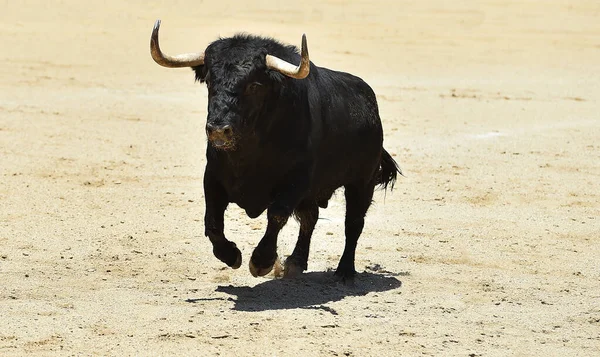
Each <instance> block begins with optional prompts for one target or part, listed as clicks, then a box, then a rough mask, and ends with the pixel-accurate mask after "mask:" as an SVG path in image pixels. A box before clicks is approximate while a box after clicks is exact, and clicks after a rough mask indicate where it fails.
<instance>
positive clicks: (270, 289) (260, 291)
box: [190, 272, 402, 311]
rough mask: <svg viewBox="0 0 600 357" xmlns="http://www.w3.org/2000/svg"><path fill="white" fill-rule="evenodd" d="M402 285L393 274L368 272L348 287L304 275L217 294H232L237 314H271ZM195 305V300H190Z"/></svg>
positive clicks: (326, 276) (329, 277) (325, 275)
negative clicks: (258, 312)
mask: <svg viewBox="0 0 600 357" xmlns="http://www.w3.org/2000/svg"><path fill="white" fill-rule="evenodd" d="M401 286H402V282H401V281H400V280H398V279H397V278H395V277H393V276H389V275H382V274H375V273H369V272H364V273H360V274H357V275H356V278H355V281H354V284H353V285H352V286H346V285H343V284H341V283H338V282H336V281H335V280H334V278H333V273H332V272H310V273H304V274H302V275H301V276H300V277H297V278H295V279H272V280H267V281H265V282H262V283H260V284H257V285H255V286H254V287H250V286H233V285H227V286H219V287H217V289H216V291H217V292H222V293H226V294H229V295H232V296H234V297H236V298H234V301H235V304H234V307H233V310H237V311H267V310H284V309H297V308H315V307H319V305H322V304H326V303H329V302H334V301H339V300H342V299H343V298H345V297H349V296H364V295H366V294H368V293H370V292H382V291H388V290H393V289H397V288H399V287H401ZM190 300H191V301H190V302H193V300H195V299H190Z"/></svg>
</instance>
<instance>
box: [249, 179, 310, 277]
mask: <svg viewBox="0 0 600 357" xmlns="http://www.w3.org/2000/svg"><path fill="white" fill-rule="evenodd" d="M294 176H295V177H294V178H295V180H294V181H293V182H290V183H288V184H287V185H282V186H280V189H279V190H278V193H277V194H276V195H275V199H274V200H273V202H272V203H271V205H269V208H268V209H267V230H266V232H265V235H264V236H263V238H262V239H261V240H260V242H259V243H258V245H257V246H256V248H255V249H254V252H253V253H252V257H251V258H250V264H249V265H250V266H249V267H250V273H251V274H252V275H253V276H255V277H257V276H264V275H267V274H269V272H270V271H271V270H272V269H273V265H274V264H275V261H276V260H277V237H278V235H279V232H280V231H281V229H282V228H283V226H285V224H286V223H287V221H288V219H289V218H290V216H291V215H292V213H293V212H294V209H295V208H296V206H298V204H299V202H300V201H301V200H302V198H303V197H304V195H305V194H306V190H307V189H308V179H304V178H303V177H302V175H294Z"/></svg>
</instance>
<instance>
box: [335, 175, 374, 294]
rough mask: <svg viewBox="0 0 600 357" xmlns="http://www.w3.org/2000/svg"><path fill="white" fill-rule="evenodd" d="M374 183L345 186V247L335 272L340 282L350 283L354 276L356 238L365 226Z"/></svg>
mask: <svg viewBox="0 0 600 357" xmlns="http://www.w3.org/2000/svg"><path fill="white" fill-rule="evenodd" d="M374 188H375V184H374V183H372V182H371V183H368V184H366V185H364V184H362V185H360V184H359V185H354V184H353V185H346V186H345V192H344V195H345V197H346V246H345V247H344V254H342V258H341V259H340V262H339V264H338V267H337V269H336V271H335V275H336V277H337V278H339V279H340V280H342V281H344V282H346V281H352V279H353V278H354V275H355V274H356V269H355V268H354V256H355V252H356V244H357V242H358V237H360V234H361V233H362V230H363V227H364V225H365V215H366V214H367V210H368V209H369V206H370V205H371V200H372V199H373V190H374Z"/></svg>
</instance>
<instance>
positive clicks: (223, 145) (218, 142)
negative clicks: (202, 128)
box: [206, 123, 233, 149]
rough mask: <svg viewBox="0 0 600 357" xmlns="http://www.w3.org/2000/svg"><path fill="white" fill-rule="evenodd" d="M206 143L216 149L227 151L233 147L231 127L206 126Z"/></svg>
mask: <svg viewBox="0 0 600 357" xmlns="http://www.w3.org/2000/svg"><path fill="white" fill-rule="evenodd" d="M206 136H207V137H208V141H209V142H210V143H211V144H212V145H213V146H214V147H216V148H220V149H227V148H229V147H231V146H233V129H231V125H214V124H210V123H209V124H206Z"/></svg>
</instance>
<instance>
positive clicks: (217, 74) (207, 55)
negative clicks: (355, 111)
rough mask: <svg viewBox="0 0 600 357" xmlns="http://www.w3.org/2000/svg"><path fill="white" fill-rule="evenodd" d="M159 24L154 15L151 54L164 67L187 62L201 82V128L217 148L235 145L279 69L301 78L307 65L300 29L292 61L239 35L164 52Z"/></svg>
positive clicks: (261, 108)
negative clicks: (204, 113) (204, 105)
mask: <svg viewBox="0 0 600 357" xmlns="http://www.w3.org/2000/svg"><path fill="white" fill-rule="evenodd" d="M159 27H160V20H157V21H156V23H155V24H154V29H153V31H152V37H151V39H150V52H151V54H152V58H153V59H154V61H155V62H156V63H158V64H159V65H161V66H164V67H169V68H179V67H192V68H193V69H194V70H195V71H196V79H198V80H200V81H201V82H206V85H207V88H208V117H207V123H206V134H207V136H208V140H209V142H210V143H211V144H212V145H213V146H214V147H215V148H218V149H222V150H227V149H231V148H233V147H235V145H236V142H237V141H238V140H239V137H240V136H241V134H242V133H243V132H244V131H245V130H248V129H249V127H251V126H252V125H253V123H254V121H255V120H256V118H257V117H258V116H259V115H260V114H261V113H263V112H264V111H265V110H268V103H267V102H268V100H267V99H268V98H269V97H272V96H271V94H273V93H275V92H276V91H277V89H278V88H277V87H278V84H279V83H280V80H278V79H281V78H285V77H281V75H280V74H279V73H281V74H283V75H285V76H288V77H290V78H294V79H304V78H306V76H308V74H309V71H310V60H309V56H308V48H307V45H306V36H305V35H303V36H302V51H301V61H300V64H299V65H298V66H295V65H293V64H291V63H289V62H287V61H284V60H282V59H281V58H278V57H276V56H273V55H270V54H268V53H267V52H266V49H265V48H261V47H260V46H250V47H249V46H248V45H247V43H248V42H247V41H246V43H244V41H243V39H244V37H237V38H236V37H234V38H231V39H227V40H226V41H223V40H221V41H216V42H215V43H213V44H211V45H210V46H208V47H207V49H206V51H205V52H200V53H187V54H180V55H177V56H168V55H166V54H164V53H163V52H162V51H161V50H160V46H159V44H158V30H159ZM273 71H276V73H277V74H276V75H274V74H273ZM276 77H279V78H276Z"/></svg>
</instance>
